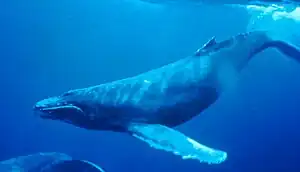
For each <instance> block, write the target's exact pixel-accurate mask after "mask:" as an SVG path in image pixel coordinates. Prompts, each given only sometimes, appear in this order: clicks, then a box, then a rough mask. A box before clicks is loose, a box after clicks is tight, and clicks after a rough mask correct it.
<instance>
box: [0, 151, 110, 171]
mask: <svg viewBox="0 0 300 172" xmlns="http://www.w3.org/2000/svg"><path fill="white" fill-rule="evenodd" d="M0 171H1V172H105V171H104V170H103V169H102V168H101V167H99V166H97V165H96V164H94V163H92V162H89V161H86V160H75V159H73V158H72V157H70V156H69V155H66V154H64V153H59V152H39V153H35V154H30V155H24V156H18V157H15V158H11V159H8V160H4V161H0Z"/></svg>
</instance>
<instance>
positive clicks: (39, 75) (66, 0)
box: [0, 0, 300, 172]
mask: <svg viewBox="0 0 300 172" xmlns="http://www.w3.org/2000/svg"><path fill="white" fill-rule="evenodd" d="M133 1H134V0H133ZM247 22H248V16H247V14H246V12H244V11H243V10H233V9H232V8H225V7H216V8H211V7H178V6H177V7H176V6H169V7H162V6H153V5H147V4H143V3H138V2H130V1H129V0H126V1H125V0H124V1H122V0H101V1H100V0H98V1H96V0H90V1H81V0H73V1H71V0H51V1H40V0H31V1H24V0H11V1H1V2H0V23H1V25H0V26H1V27H0V57H1V63H0V65H1V66H0V74H1V85H0V95H1V99H0V112H1V113H0V114H1V120H0V138H1V141H0V159H1V160H4V159H8V158H11V157H14V156H19V155H26V154H30V153H35V152H40V151H58V152H64V153H67V154H69V155H71V156H74V157H75V158H83V159H88V160H90V161H93V162H95V163H97V164H99V165H101V166H103V167H104V168H105V169H107V171H108V172H120V171H122V172H123V171H130V172H153V171H159V172H163V171H172V172H183V171H189V172H193V171H195V172H198V171H201V172H254V171H255V172H265V171H272V172H274V171H278V172H282V171H289V172H291V171H300V168H299V166H300V165H298V164H299V159H300V157H299V154H300V150H299V145H300V135H299V134H300V126H299V123H300V119H299V117H298V116H299V112H300V106H299V101H300V97H299V94H300V89H299V88H300V76H299V73H300V65H299V64H297V63H296V62H294V61H293V60H289V59H288V58H286V57H285V56H283V55H281V54H279V53H278V52H277V51H276V50H267V51H265V52H263V53H261V54H259V55H257V56H256V57H255V58H254V59H253V60H252V61H251V62H250V64H249V66H248V67H247V68H246V69H245V70H244V71H243V72H242V74H241V77H240V80H239V81H238V83H237V85H236V87H235V88H234V89H231V90H228V92H226V93H225V94H224V95H223V96H222V97H221V99H220V100H219V101H218V102H217V103H216V104H215V105H214V106H212V107H211V108H209V109H208V110H207V111H205V112H204V113H202V114H201V115H199V116H198V117H196V118H195V119H193V120H191V121H190V122H188V123H186V124H184V125H182V126H179V127H178V130H180V131H182V132H184V133H185V134H187V135H188V136H190V137H192V138H194V139H195V140H198V141H199V142H201V143H203V144H206V145H209V146H211V147H214V148H219V149H222V150H225V151H227V152H228V160H227V161H226V162H225V163H223V164H220V165H206V164H200V163H198V162H197V161H194V160H181V159H180V158H179V157H177V156H173V155H172V154H170V153H165V152H162V151H157V150H155V149H152V148H150V147H148V145H146V144H145V143H142V142H141V141H138V140H137V139H134V138H132V137H130V136H127V135H124V134H119V133H112V132H102V131H99V132H97V131H87V130H84V129H79V128H75V127H74V126H71V125H68V124H64V123H60V122H54V121H45V120H41V119H39V118H38V117H37V116H34V114H33V112H32V106H33V104H34V103H35V102H36V101H38V100H40V99H43V98H45V97H47V96H51V95H58V94H60V93H62V92H64V91H67V90H69V89H73V88H81V87H87V86H91V85H96V84H100V83H103V82H107V81H112V80H115V79H121V78H124V77H128V76H132V75H135V74H138V73H141V72H145V71H147V70H149V69H153V68H156V67H159V66H161V65H163V64H166V63H169V62H172V61H174V60H178V59H180V58H182V57H185V56H187V55H190V54H191V53H193V52H194V51H195V50H196V49H198V48H199V47H200V46H202V44H203V43H205V42H206V41H207V39H209V38H210V37H211V36H216V37H217V39H218V40H222V39H225V38H227V37H229V36H231V35H234V34H236V33H238V32H242V31H245V30H246V27H247ZM287 31H288V28H287Z"/></svg>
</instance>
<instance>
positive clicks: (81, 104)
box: [33, 89, 95, 128]
mask: <svg viewBox="0 0 300 172" xmlns="http://www.w3.org/2000/svg"><path fill="white" fill-rule="evenodd" d="M33 110H34V112H35V114H37V115H38V116H39V117H41V118H43V119H50V120H60V121H63V122H66V123H69V124H73V125H77V126H79V127H83V128H89V127H88V126H90V124H91V119H90V118H91V117H92V116H93V115H92V114H95V112H94V111H95V110H94V108H93V106H92V101H91V99H90V97H89V94H87V93H86V92H85V90H80V89H78V90H71V91H68V92H65V93H63V94H62V95H60V96H53V97H49V98H46V99H43V100H40V101H38V102H37V103H36V104H35V105H34V107H33Z"/></svg>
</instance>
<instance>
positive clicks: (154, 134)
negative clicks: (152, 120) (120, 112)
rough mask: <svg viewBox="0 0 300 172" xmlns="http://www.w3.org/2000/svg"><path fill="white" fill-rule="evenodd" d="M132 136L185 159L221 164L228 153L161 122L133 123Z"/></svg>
mask: <svg viewBox="0 0 300 172" xmlns="http://www.w3.org/2000/svg"><path fill="white" fill-rule="evenodd" d="M128 131H129V132H130V133H131V135H132V136H134V137H136V138H138V139H140V140H142V141H144V142H146V143H148V144H149V145H150V146H151V147H153V148H155V149H160V150H165V151H167V152H172V153H174V154H175V155H179V156H181V157H182V158H183V159H196V160H199V161H200V162H203V163H208V164H219V163H222V162H223V161H225V160H226V158H227V153H226V152H223V151H220V150H216V149H213V148H209V147H207V146H205V145H202V144H200V143H198V142H196V141H195V140H193V139H191V138H189V137H187V136H185V135H184V134H183V133H180V132H179V131H176V130H174V129H172V128H168V127H166V126H163V125H159V124H131V125H130V126H129V127H128Z"/></svg>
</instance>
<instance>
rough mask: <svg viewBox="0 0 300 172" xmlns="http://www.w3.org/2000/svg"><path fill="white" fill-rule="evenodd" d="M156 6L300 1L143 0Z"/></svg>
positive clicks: (297, 0) (292, 1)
mask: <svg viewBox="0 0 300 172" xmlns="http://www.w3.org/2000/svg"><path fill="white" fill-rule="evenodd" d="M141 1H144V2H148V3H154V4H174V3H175V4H176V3H177V4H178V3H179V4H195V5H201V4H211V5H242V6H246V5H260V6H269V5H273V4H276V5H296V6H299V5H300V0H141Z"/></svg>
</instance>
